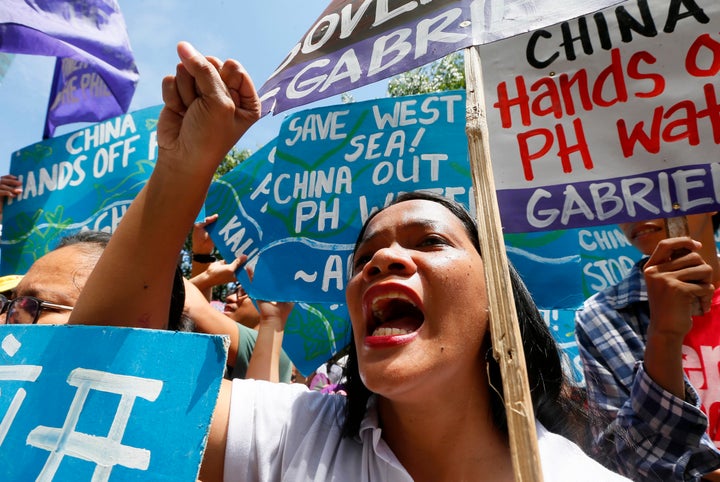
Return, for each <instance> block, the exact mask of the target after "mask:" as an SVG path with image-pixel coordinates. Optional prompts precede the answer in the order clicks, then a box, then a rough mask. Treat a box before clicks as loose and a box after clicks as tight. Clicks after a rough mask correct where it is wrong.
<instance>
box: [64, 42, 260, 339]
mask: <svg viewBox="0 0 720 482" xmlns="http://www.w3.org/2000/svg"><path fill="white" fill-rule="evenodd" d="M177 50H178V55H179V57H180V63H179V64H178V66H177V71H176V74H175V75H174V76H168V77H166V78H165V79H164V80H163V86H162V92H163V100H164V101H165V106H164V108H163V110H162V112H161V113H160V119H159V122H158V133H157V134H158V149H159V150H158V160H157V164H156V166H155V169H154V171H153V173H152V175H151V177H150V180H149V181H148V183H147V185H146V186H145V187H144V188H143V190H142V191H141V192H140V194H139V195H138V196H137V198H136V199H135V200H134V201H133V203H132V205H131V206H130V208H129V209H128V211H127V212H126V213H125V215H124V216H123V220H122V221H121V223H120V225H119V226H118V228H117V230H116V231H115V233H114V234H113V236H112V239H111V241H110V243H109V245H108V246H107V248H106V249H105V252H104V253H103V255H102V257H101V258H100V261H99V262H98V264H97V266H96V268H95V270H94V271H93V273H92V274H91V276H90V278H89V279H88V282H87V284H86V286H85V288H84V290H83V292H82V294H81V295H80V298H79V299H78V302H77V304H76V307H75V309H74V311H73V313H72V316H71V318H70V323H83V324H99V325H117V326H136V327H148V328H164V327H165V326H166V324H167V313H168V307H169V302H170V292H171V288H172V280H173V273H174V271H175V266H176V263H177V257H178V253H179V252H180V250H181V248H182V245H183V240H184V239H185V237H186V235H187V233H188V231H189V230H190V227H191V226H192V224H193V221H194V219H195V217H196V216H197V213H198V212H199V210H200V207H201V206H202V203H203V201H204V198H205V194H206V192H207V189H208V186H209V185H210V182H211V180H212V175H213V173H214V172H215V169H216V168H217V166H218V165H219V164H220V162H221V161H222V159H223V157H224V156H225V154H226V153H227V152H228V151H229V150H230V148H231V147H232V146H233V145H234V144H235V143H236V142H237V140H238V139H239V138H240V137H241V136H242V135H243V134H244V133H245V132H246V131H247V129H248V128H249V127H250V126H251V125H252V124H253V123H254V122H255V121H256V120H257V119H259V117H260V100H259V99H258V96H257V93H256V91H255V88H254V86H253V83H252V81H251V79H250V77H249V76H248V75H247V73H246V72H245V70H244V69H243V68H242V66H241V65H240V64H239V63H237V62H236V61H234V60H228V61H226V62H224V63H221V62H220V61H219V60H217V59H214V58H212V57H204V56H203V55H201V54H199V53H198V52H197V51H196V50H195V49H194V48H193V47H192V46H191V45H190V44H188V43H185V42H181V43H180V44H178V49H177Z"/></svg>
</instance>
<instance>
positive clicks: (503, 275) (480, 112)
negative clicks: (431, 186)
mask: <svg viewBox="0 0 720 482" xmlns="http://www.w3.org/2000/svg"><path fill="white" fill-rule="evenodd" d="M465 83H466V86H467V87H466V89H467V105H466V109H467V111H466V122H467V123H466V127H465V130H466V133H467V138H468V148H469V152H470V168H471V170H472V180H473V188H474V190H475V206H476V209H477V221H478V231H479V235H480V236H479V237H480V249H481V250H482V255H483V263H484V265H485V280H486V285H487V292H488V299H489V301H490V302H489V305H490V306H489V310H490V334H491V338H492V345H493V356H494V357H495V359H496V360H497V361H498V363H499V364H500V373H501V374H502V380H503V387H502V388H503V394H504V399H505V412H506V415H507V420H508V432H509V435H510V452H511V455H512V462H513V468H514V470H515V480H516V481H522V482H525V481H538V482H540V481H542V480H543V476H542V469H541V466H540V456H539V452H538V445H537V433H536V431H535V415H534V412H533V406H532V400H531V398H530V388H529V383H528V375H527V370H526V368H525V354H524V352H523V348H522V342H521V339H520V329H519V325H518V322H517V318H518V316H517V310H516V309H515V301H514V298H513V294H512V287H511V283H510V271H509V269H508V266H507V253H506V251H505V243H504V240H503V237H502V225H501V224H500V210H499V207H498V201H497V196H496V194H495V181H494V178H493V172H492V164H491V161H490V149H489V146H488V143H487V139H488V127H487V116H486V111H485V96H484V93H483V80H482V67H481V64H480V54H479V52H478V50H477V47H469V48H467V49H465Z"/></svg>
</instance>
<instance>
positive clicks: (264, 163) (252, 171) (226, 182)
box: [204, 141, 350, 375]
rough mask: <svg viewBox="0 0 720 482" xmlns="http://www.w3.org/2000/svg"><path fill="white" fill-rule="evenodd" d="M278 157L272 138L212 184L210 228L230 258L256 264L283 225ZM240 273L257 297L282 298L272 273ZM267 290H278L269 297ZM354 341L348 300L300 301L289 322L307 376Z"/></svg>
mask: <svg viewBox="0 0 720 482" xmlns="http://www.w3.org/2000/svg"><path fill="white" fill-rule="evenodd" d="M274 160H275V141H272V142H270V143H269V144H267V145H266V146H265V147H263V148H261V149H260V150H258V151H257V152H255V153H254V154H253V155H252V156H250V157H248V158H247V159H246V160H245V161H243V162H242V163H241V164H240V165H239V166H237V167H236V168H235V169H233V170H232V171H230V172H229V173H227V174H226V175H225V176H223V177H222V178H220V179H218V180H216V181H214V182H213V183H212V185H211V186H210V189H209V192H208V195H207V199H206V201H205V208H204V211H205V213H207V214H216V213H217V214H218V220H217V221H216V222H215V223H213V224H211V225H210V226H208V228H207V229H208V232H209V233H210V236H211V237H212V239H213V241H214V243H215V246H216V247H217V249H218V251H220V254H222V256H223V258H224V259H225V260H228V261H229V260H232V259H235V258H236V257H238V256H240V255H242V254H245V255H248V257H249V262H248V264H249V265H250V266H251V267H255V265H256V263H257V259H258V258H257V254H258V253H259V251H260V248H261V247H262V245H263V243H264V242H266V240H267V239H268V238H269V237H270V234H269V233H271V232H282V231H283V230H284V224H283V223H282V222H281V221H280V220H278V218H276V217H274V216H272V215H270V213H269V212H268V201H269V199H270V192H269V186H271V185H272V176H273V163H274ZM236 276H237V278H238V281H239V282H240V283H241V284H242V285H243V288H244V289H245V291H246V292H247V293H248V294H249V295H250V297H251V298H252V299H254V300H256V299H268V300H277V299H280V298H281V295H279V293H282V291H283V287H282V286H275V285H274V284H273V283H274V278H273V277H268V276H267V275H263V274H260V275H257V274H256V275H255V277H254V278H253V280H252V281H251V280H250V279H249V277H248V273H247V271H246V270H245V269H244V268H241V269H239V270H238V271H237V272H236ZM259 286H260V287H262V288H261V289H260V290H258V287H259ZM268 293H276V294H274V295H273V296H271V297H269V296H268ZM349 342H350V323H349V318H348V315H347V309H346V307H345V301H344V299H342V300H341V301H340V302H337V303H326V304H320V303H303V302H298V303H296V304H295V308H294V309H293V311H292V312H291V313H290V316H289V318H288V321H287V325H286V327H285V336H284V337H283V348H284V349H285V352H286V353H287V354H288V356H289V357H290V359H291V360H292V361H293V364H294V365H295V367H296V368H297V369H298V370H299V371H300V373H302V374H303V375H308V374H310V373H312V372H313V371H314V370H315V369H316V368H317V367H318V366H320V365H321V364H322V363H324V362H325V361H327V360H328V359H329V358H331V357H332V356H333V355H335V354H336V353H337V352H338V351H340V350H341V349H342V348H344V347H345V346H346V345H347V344H348V343H349Z"/></svg>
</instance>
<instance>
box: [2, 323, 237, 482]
mask: <svg viewBox="0 0 720 482" xmlns="http://www.w3.org/2000/svg"><path fill="white" fill-rule="evenodd" d="M226 359H227V341H226V339H224V338H222V337H219V336H209V335H199V334H192V333H179V332H170V331H155V330H139V329H132V328H109V327H90V326H49V325H48V326H37V325H2V326H0V467H2V469H1V470H2V473H3V480H17V481H20V480H53V481H56V482H64V481H66V482H77V481H83V480H88V481H89V480H96V481H112V482H126V481H127V482H130V481H146V480H156V481H168V482H169V481H188V482H190V481H195V480H196V479H197V476H198V469H199V464H200V461H201V458H202V454H203V451H204V448H205V443H206V437H207V433H208V430H209V426H210V420H211V415H212V412H213V409H214V407H215V403H216V401H217V395H218V391H219V388H220V380H221V379H222V374H223V369H224V367H225V363H226Z"/></svg>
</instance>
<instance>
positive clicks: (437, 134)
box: [255, 92, 472, 303]
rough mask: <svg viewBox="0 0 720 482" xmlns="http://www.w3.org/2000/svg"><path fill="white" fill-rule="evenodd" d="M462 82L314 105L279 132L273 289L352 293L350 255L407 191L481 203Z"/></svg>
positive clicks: (268, 253) (320, 297) (262, 257)
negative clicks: (366, 229)
mask: <svg viewBox="0 0 720 482" xmlns="http://www.w3.org/2000/svg"><path fill="white" fill-rule="evenodd" d="M464 126H465V96H464V93H463V92H442V93H435V94H425V95H417V96H409V97H399V98H386V99H379V100H374V101H369V102H359V103H352V104H343V105H337V106H332V107H323V108H319V109H310V110H307V111H303V112H300V113H297V114H294V115H292V116H289V117H288V118H287V119H286V120H285V122H284V123H283V126H282V128H281V132H280V135H279V136H278V139H277V142H276V152H275V158H274V163H273V175H272V180H271V182H270V183H269V184H270V185H269V186H268V192H269V199H268V208H267V212H268V214H269V215H270V216H272V217H274V218H275V225H276V226H279V227H280V228H281V230H280V231H271V232H266V237H265V239H264V240H263V243H262V247H261V249H260V251H259V253H258V259H257V262H256V264H255V276H256V277H257V278H258V281H260V280H272V282H271V283H270V282H267V284H266V285H260V286H257V287H256V289H257V290H258V293H259V296H260V297H263V298H265V299H274V298H277V297H280V298H279V299H282V300H289V301H297V300H302V301H306V302H312V303H343V302H344V289H345V277H346V273H347V263H348V260H349V257H350V254H351V253H352V247H353V244H354V243H355V240H356V237H357V234H358V232H359V230H360V227H361V226H362V224H363V222H364V221H365V220H366V219H367V217H368V216H369V215H370V214H371V213H372V212H374V211H375V210H377V209H378V208H380V207H383V206H385V205H386V204H387V203H388V202H390V201H391V200H392V199H393V198H394V197H395V196H396V195H397V194H398V193H401V192H407V191H415V190H419V189H432V190H436V191H438V192H441V193H443V194H445V195H447V196H449V197H453V198H456V199H457V200H458V201H460V202H462V203H463V204H465V205H466V206H469V205H472V203H470V202H469V199H471V193H470V185H471V182H470V169H469V163H468V159H467V139H466V137H465V130H464Z"/></svg>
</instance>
